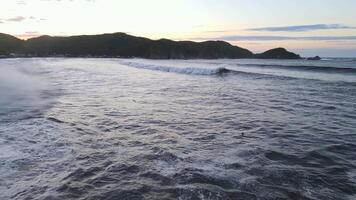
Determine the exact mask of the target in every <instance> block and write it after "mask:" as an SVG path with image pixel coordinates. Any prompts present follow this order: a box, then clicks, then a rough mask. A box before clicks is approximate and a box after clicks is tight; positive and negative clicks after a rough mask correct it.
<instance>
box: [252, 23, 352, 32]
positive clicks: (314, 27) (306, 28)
mask: <svg viewBox="0 0 356 200" xmlns="http://www.w3.org/2000/svg"><path fill="white" fill-rule="evenodd" d="M335 29H356V27H352V26H347V25H343V24H312V25H300V26H279V27H262V28H251V29H246V30H247V31H268V32H306V31H315V30H335Z"/></svg>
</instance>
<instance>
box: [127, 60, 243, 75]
mask: <svg viewBox="0 0 356 200" xmlns="http://www.w3.org/2000/svg"><path fill="white" fill-rule="evenodd" d="M120 64H123V65H126V66H129V67H134V68H138V69H148V70H154V71H163V72H173V73H179V74H192V75H223V74H226V73H232V72H237V71H233V70H230V69H226V68H224V67H218V68H210V69H209V68H198V67H171V66H163V65H152V64H143V63H138V62H126V61H121V62H120Z"/></svg>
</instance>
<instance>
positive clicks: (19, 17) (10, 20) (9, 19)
mask: <svg viewBox="0 0 356 200" xmlns="http://www.w3.org/2000/svg"><path fill="white" fill-rule="evenodd" d="M25 19H26V18H25V17H23V16H17V17H12V18H8V19H6V21H9V22H21V21H23V20H25Z"/></svg>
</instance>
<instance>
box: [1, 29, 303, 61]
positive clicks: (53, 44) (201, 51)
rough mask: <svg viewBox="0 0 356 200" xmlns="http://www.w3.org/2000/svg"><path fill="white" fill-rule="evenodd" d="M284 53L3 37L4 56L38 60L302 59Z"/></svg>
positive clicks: (208, 45) (109, 37)
mask: <svg viewBox="0 0 356 200" xmlns="http://www.w3.org/2000/svg"><path fill="white" fill-rule="evenodd" d="M1 38H2V39H1ZM283 50H284V51H281V50H271V51H272V52H265V53H262V54H256V55H255V54H253V53H252V52H251V51H249V50H247V49H243V48H240V47H238V46H233V45H231V44H229V43H227V42H224V41H206V42H192V41H173V40H168V39H160V40H151V39H148V38H143V37H136V36H131V35H128V34H125V33H113V34H101V35H80V36H69V37H51V36H40V37H37V38H32V39H29V40H26V41H23V40H20V39H17V38H15V37H13V36H10V35H6V34H1V35H0V55H1V54H3V55H8V54H10V53H16V54H20V55H23V56H38V57H49V56H65V57H139V58H148V59H198V58H200V59H217V58H276V59H296V58H300V57H298V56H291V55H292V54H293V53H291V52H288V51H286V50H285V49H283ZM293 55H296V54H293Z"/></svg>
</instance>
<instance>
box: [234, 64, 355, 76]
mask: <svg viewBox="0 0 356 200" xmlns="http://www.w3.org/2000/svg"><path fill="white" fill-rule="evenodd" d="M238 66H247V67H271V68H280V69H289V70H302V71H315V72H326V73H352V74H356V68H351V67H329V66H328V67H325V66H310V65H278V64H238Z"/></svg>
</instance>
